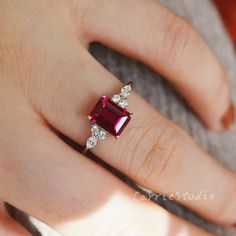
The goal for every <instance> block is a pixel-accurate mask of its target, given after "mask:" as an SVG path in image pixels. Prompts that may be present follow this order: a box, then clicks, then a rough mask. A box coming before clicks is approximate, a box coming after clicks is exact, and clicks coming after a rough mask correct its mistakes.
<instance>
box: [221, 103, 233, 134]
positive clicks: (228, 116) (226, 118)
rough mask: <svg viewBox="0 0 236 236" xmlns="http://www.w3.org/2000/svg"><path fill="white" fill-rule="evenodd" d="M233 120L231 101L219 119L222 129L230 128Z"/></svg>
mask: <svg viewBox="0 0 236 236" xmlns="http://www.w3.org/2000/svg"><path fill="white" fill-rule="evenodd" d="M234 122H235V106H234V104H233V102H231V103H230V105H229V107H228V109H227V110H226V112H225V113H224V115H223V117H222V119H221V126H222V129H223V130H229V129H230V128H232V126H233V124H234Z"/></svg>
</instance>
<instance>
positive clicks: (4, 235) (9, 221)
mask: <svg viewBox="0 0 236 236" xmlns="http://www.w3.org/2000/svg"><path fill="white" fill-rule="evenodd" d="M0 235H1V236H29V235H30V234H29V233H28V232H27V231H26V230H25V229H24V228H23V227H21V226H20V225H19V224H18V223H17V222H16V221H15V220H14V219H13V218H11V217H10V216H9V215H8V213H7V212H6V210H5V207H4V203H3V201H1V200H0Z"/></svg>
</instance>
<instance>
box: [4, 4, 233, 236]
mask: <svg viewBox="0 0 236 236" xmlns="http://www.w3.org/2000/svg"><path fill="white" fill-rule="evenodd" d="M0 35H1V37H0V198H1V199H2V200H4V201H6V202H8V203H10V204H12V205H14V206H16V207H17V208H19V209H21V210H23V211H25V212H27V213H28V214H30V215H32V216H34V217H36V218H38V219H40V220H41V221H43V222H46V223H47V224H49V225H50V226H51V227H53V228H54V229H56V230H57V231H58V232H60V233H61V234H62V235H69V236H72V235H129V236H131V235H135V236H137V235H149V236H150V235H175V234H176V233H179V232H183V233H184V235H191V236H193V235H209V234H208V233H206V232H204V231H202V230H201V229H199V228H197V227H196V226H193V225H191V224H189V223H187V222H185V221H184V220H182V219H180V218H178V217H176V216H174V215H172V214H170V213H168V212H167V211H166V210H164V209H162V208H161V207H160V206H158V205H155V204H153V203H152V202H151V201H139V200H137V197H138V196H137V195H136V194H135V191H134V190H133V189H131V188H129V187H128V186H126V185H125V184H124V183H123V182H121V181H120V180H118V179H117V178H115V177H114V176H113V175H112V174H110V173H109V172H108V171H106V170H105V169H103V168H102V167H100V166H99V165H97V164H95V163H94V162H92V161H91V160H89V159H87V158H85V156H83V155H82V154H80V153H78V152H76V151H74V150H72V148H70V147H69V146H68V145H66V144H65V143H64V142H63V141H62V140H61V139H60V138H59V137H58V136H57V134H56V132H55V130H57V131H59V132H61V133H63V134H64V135H66V136H68V137H70V138H71V139H73V140H74V141H75V142H77V143H79V144H81V145H84V143H85V141H86V139H87V138H88V136H89V134H90V128H89V122H88V120H87V119H86V117H87V115H88V113H89V112H90V110H91V109H92V107H93V106H94V103H95V102H96V100H97V99H98V98H99V97H100V95H101V94H107V95H112V94H114V93H115V92H117V91H118V90H119V89H120V87H121V83H120V82H119V80H118V79H116V78H115V77H114V76H113V75H111V74H110V73H109V72H108V71H107V70H106V69H104V68H103V67H102V66H101V65H100V64H99V63H98V62H97V61H96V60H95V59H94V58H93V57H92V56H91V55H90V53H89V52H88V46H89V43H91V42H93V41H98V42H101V43H103V44H105V45H107V46H109V47H112V48H114V49H115V50H117V51H120V52H122V53H124V54H126V55H128V56H131V57H134V58H136V59H138V60H140V61H142V62H144V63H146V64H147V65H149V66H151V67H152V68H153V69H155V70H156V71H158V72H160V73H161V74H163V75H164V76H165V77H166V78H168V80H169V81H170V82H172V83H173V84H174V86H175V87H176V89H177V90H178V91H179V92H180V93H181V95H182V96H183V97H184V98H185V99H186V100H187V102H188V103H189V104H190V105H191V106H192V108H193V109H194V111H195V112H196V113H197V114H198V115H199V116H200V117H201V119H202V120H203V122H204V123H205V124H206V125H207V126H208V127H209V128H212V129H215V130H223V129H227V128H229V127H230V126H231V124H232V122H233V113H234V111H233V107H232V105H231V100H230V86H229V81H228V80H227V78H226V75H225V72H224V70H223V69H222V67H221V65H220V64H219V62H218V61H217V59H216V58H215V56H214V55H213V54H212V52H211V51H210V50H209V49H208V47H207V46H206V44H205V43H204V41H203V40H202V39H201V38H200V37H199V35H198V33H197V32H196V31H195V30H194V29H193V28H192V26H191V25H190V24H189V23H188V22H187V21H186V20H184V19H183V18H181V17H179V16H177V15H176V14H174V13H173V12H171V11H169V10H168V9H166V8H165V7H164V6H162V5H161V4H160V3H159V2H155V1H152V0H112V1H111V0H68V1H65V0H58V1H52V0H42V1H33V0H25V1H19V0H8V1H3V0H0ZM129 102H130V106H129V107H130V108H129V109H130V110H131V111H132V112H133V113H134V114H135V116H134V117H133V119H132V121H131V123H130V125H129V127H128V128H127V129H126V130H125V132H124V134H123V135H122V137H121V138H120V139H119V141H117V140H115V139H113V138H109V139H107V140H105V141H104V142H100V143H99V145H98V146H97V147H96V148H95V149H94V150H93V152H94V153H95V154H96V155H97V156H98V157H99V158H101V159H102V160H103V161H105V162H107V163H108V164H110V165H112V166H113V167H115V168H117V169H118V170H120V171H121V172H123V173H124V174H125V175H127V176H129V177H130V178H132V179H133V180H134V181H136V182H137V183H138V184H140V185H142V186H144V187H145V188H148V189H151V190H152V191H154V192H160V193H163V192H165V193H168V194H171V193H176V192H177V191H179V192H180V193H182V192H183V193H184V192H186V191H187V192H190V193H195V194H197V193H199V192H200V191H201V190H205V189H207V191H208V193H212V194H214V196H215V198H214V199H213V200H212V199H208V200H201V201H191V200H184V199H183V198H179V199H177V200H178V201H179V202H180V203H181V204H183V205H185V206H186V207H188V208H190V209H192V210H194V211H195V212H196V213H198V214H200V215H201V216H203V217H205V218H206V219H209V220H211V221H213V222H216V223H218V224H221V225H224V226H232V225H233V224H235V223H236V218H235V211H236V201H235V196H236V190H235V189H236V177H235V175H234V174H233V173H231V172H230V171H229V170H227V169H226V168H224V167H223V166H221V165H220V164H218V163H217V162H216V161H215V160H214V159H213V158H212V157H210V156H209V155H208V154H207V153H205V152H204V151H203V150H202V149H201V148H200V147H199V146H198V145H197V144H196V143H195V142H194V141H193V140H192V138H191V137H189V136H188V135H187V134H186V133H185V132H184V131H183V130H182V129H181V128H180V127H177V126H176V125H174V124H173V123H172V122H170V121H169V120H167V119H166V118H164V117H162V116H161V115H160V114H159V113H158V112H157V111H155V110H154V109H153V108H151V106H150V105H148V104H147V103H146V102H145V101H144V100H143V99H142V98H141V97H140V96H138V95H137V94H132V95H131V96H130V98H129ZM7 235H8V234H7Z"/></svg>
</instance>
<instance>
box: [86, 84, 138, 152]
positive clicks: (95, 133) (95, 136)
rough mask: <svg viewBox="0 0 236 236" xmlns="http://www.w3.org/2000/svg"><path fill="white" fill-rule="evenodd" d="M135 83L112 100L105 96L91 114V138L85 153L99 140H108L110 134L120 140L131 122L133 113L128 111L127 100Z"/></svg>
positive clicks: (123, 89) (127, 86)
mask: <svg viewBox="0 0 236 236" xmlns="http://www.w3.org/2000/svg"><path fill="white" fill-rule="evenodd" d="M132 87H133V83H132V82H129V83H127V84H126V85H125V86H124V87H123V88H122V89H121V91H120V93H119V94H115V95H114V96H112V97H111V98H110V97H108V96H106V95H103V96H102V97H101V98H100V99H99V100H98V102H97V103H96V105H95V107H94V108H93V110H92V111H91V112H90V115H89V116H88V119H89V120H90V122H91V136H90V137H89V138H88V140H87V142H86V147H85V148H84V151H83V153H84V154H85V153H86V152H87V151H88V150H89V149H91V148H94V147H95V146H96V144H97V142H98V140H104V139H106V138H107V137H108V136H109V134H110V135H112V136H114V137H116V138H119V137H120V135H121V133H122V132H123V131H124V129H125V127H126V126H127V125H128V123H129V122H130V120H131V117H132V115H133V113H130V112H128V111H127V108H128V101H127V98H128V96H129V95H130V93H131V90H132Z"/></svg>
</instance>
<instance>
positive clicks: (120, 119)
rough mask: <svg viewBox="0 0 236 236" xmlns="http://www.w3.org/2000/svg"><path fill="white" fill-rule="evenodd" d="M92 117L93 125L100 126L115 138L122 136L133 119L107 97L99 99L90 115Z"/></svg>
mask: <svg viewBox="0 0 236 236" xmlns="http://www.w3.org/2000/svg"><path fill="white" fill-rule="evenodd" d="M90 117H91V122H92V123H96V124H98V125H99V126H100V127H101V128H103V129H104V130H106V131H107V132H109V133H110V134H112V135H113V136H120V134H121V133H122V132H123V130H124V128H125V127H126V125H127V124H128V123H129V121H130V119H131V115H130V113H129V112H128V111H127V110H125V109H123V108H122V107H120V106H119V105H117V104H116V103H114V102H113V101H111V99H110V98H109V97H107V96H102V97H101V98H100V99H99V101H98V102H97V104H96V105H95V107H94V108H93V110H92V112H91V113H90Z"/></svg>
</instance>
